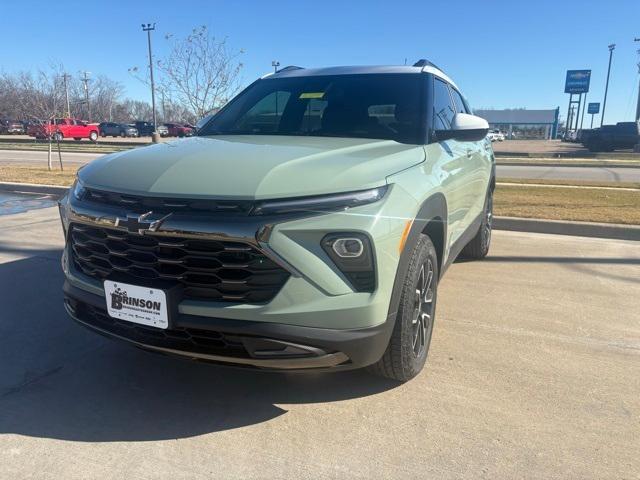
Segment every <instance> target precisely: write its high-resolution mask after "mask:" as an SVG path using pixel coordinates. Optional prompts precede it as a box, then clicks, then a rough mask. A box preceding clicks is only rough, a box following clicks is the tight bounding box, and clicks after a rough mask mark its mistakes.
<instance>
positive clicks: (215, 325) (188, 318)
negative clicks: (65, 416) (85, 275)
mask: <svg viewBox="0 0 640 480" xmlns="http://www.w3.org/2000/svg"><path fill="white" fill-rule="evenodd" d="M63 290H64V295H65V298H70V299H73V300H75V301H78V302H83V303H86V304H89V305H91V306H93V307H95V308H99V309H105V306H106V305H105V299H104V298H103V297H102V296H100V295H96V294H93V293H90V292H87V291H86V290H82V289H80V288H78V287H75V286H73V285H71V283H69V281H65V283H64V287H63ZM69 314H70V315H71V316H72V318H73V319H74V320H76V321H78V322H80V323H82V324H83V325H85V326H88V327H90V328H91V329H93V330H100V329H97V328H95V327H92V326H91V325H88V324H86V323H84V322H82V320H81V319H78V318H76V317H75V316H74V315H73V313H72V312H69ZM394 323H395V311H394V313H393V314H391V315H389V316H388V317H387V319H386V321H384V322H383V323H381V324H379V325H376V326H374V327H369V328H362V329H349V330H346V329H345V330H342V329H325V328H315V327H304V326H298V325H288V324H282V323H267V322H256V321H248V320H230V319H224V318H212V317H202V316H195V315H184V314H179V315H177V316H176V318H175V322H174V324H175V325H176V326H181V327H186V328H198V329H202V330H212V331H216V332H221V333H224V334H225V335H228V334H233V335H238V336H245V335H246V336H249V337H260V338H264V339H269V340H275V341H283V342H287V343H291V344H296V345H300V346H305V347H314V348H317V349H321V350H323V351H324V352H329V353H328V354H336V353H342V354H344V357H342V356H340V355H333V356H332V357H330V358H332V359H333V360H335V359H342V360H341V361H340V362H339V363H338V364H335V365H333V366H331V365H321V366H318V365H317V364H316V362H317V360H316V361H313V358H318V357H306V358H298V359H286V360H287V362H292V361H294V360H295V361H297V362H298V363H297V364H296V365H292V364H291V363H288V364H286V367H282V366H278V364H277V363H275V362H276V360H278V361H280V360H284V359H273V360H272V359H247V360H246V361H245V360H242V361H238V359H237V358H235V357H220V358H206V356H202V355H197V354H193V353H191V352H188V351H163V352H162V353H170V354H175V355H181V356H184V357H189V358H197V359H200V360H204V361H212V362H220V363H225V364H236V365H238V364H242V365H246V366H254V367H259V368H267V369H275V370H280V369H283V368H286V369H287V370H296V369H300V370H304V369H308V368H310V367H311V368H314V369H316V368H329V367H330V368H331V369H332V370H337V369H340V370H343V369H354V368H361V367H365V366H367V365H370V364H372V363H375V362H376V361H378V360H379V359H380V357H382V355H383V353H384V351H385V350H386V348H387V345H388V343H389V339H390V338H391V332H392V330H393V325H394ZM99 333H101V334H103V335H105V336H108V337H113V338H117V339H119V340H123V341H127V342H129V343H134V344H135V345H136V346H138V347H141V348H145V349H147V350H155V351H161V350H162V349H158V348H154V347H153V346H150V345H144V344H141V343H139V342H132V341H131V340H129V339H126V338H123V337H119V336H116V335H113V334H111V333H109V332H108V331H103V330H100V331H99ZM253 360H256V361H253ZM258 360H259V361H258ZM265 361H267V362H273V363H270V364H266V365H265V364H264V363H263V362H265ZM282 365H284V364H282Z"/></svg>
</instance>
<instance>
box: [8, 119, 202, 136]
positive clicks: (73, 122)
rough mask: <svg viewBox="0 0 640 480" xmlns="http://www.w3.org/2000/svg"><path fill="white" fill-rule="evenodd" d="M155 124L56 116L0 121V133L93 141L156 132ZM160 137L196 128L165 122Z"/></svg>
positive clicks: (192, 132)
mask: <svg viewBox="0 0 640 480" xmlns="http://www.w3.org/2000/svg"><path fill="white" fill-rule="evenodd" d="M153 130H154V128H153V123H151V122H146V121H136V122H134V123H131V124H128V123H119V122H101V123H88V122H85V121H84V120H80V119H76V118H54V119H52V120H49V121H44V122H31V121H17V120H0V135H24V134H27V135H30V136H32V137H35V138H39V139H43V138H54V139H56V140H62V139H64V138H73V139H75V140H81V139H83V138H88V139H89V140H91V141H92V142H95V141H97V140H98V137H144V136H151V135H152V134H153ZM155 130H156V131H157V132H158V134H159V135H160V136H161V137H190V136H192V135H193V134H194V133H195V131H196V127H194V126H193V125H189V124H185V123H166V124H161V125H158V126H157V127H156V129H155Z"/></svg>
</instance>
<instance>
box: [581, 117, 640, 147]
mask: <svg viewBox="0 0 640 480" xmlns="http://www.w3.org/2000/svg"><path fill="white" fill-rule="evenodd" d="M580 140H581V142H582V145H584V146H585V147H587V148H588V149H589V151H590V152H613V151H614V150H621V149H626V148H633V147H634V146H635V145H637V144H638V142H640V127H639V125H638V123H637V122H618V123H616V124H615V125H603V126H602V127H600V128H594V129H593V130H583V131H582V135H581V137H580Z"/></svg>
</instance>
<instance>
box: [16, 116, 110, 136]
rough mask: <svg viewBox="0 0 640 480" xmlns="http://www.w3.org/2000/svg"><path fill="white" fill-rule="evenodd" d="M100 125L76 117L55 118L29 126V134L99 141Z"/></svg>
mask: <svg viewBox="0 0 640 480" xmlns="http://www.w3.org/2000/svg"><path fill="white" fill-rule="evenodd" d="M98 133H99V130H98V125H96V124H88V123H86V122H84V121H82V120H78V119H76V118H53V119H51V120H49V121H48V122H43V123H39V124H32V125H30V126H29V127H28V128H27V134H28V135H30V136H32V137H35V138H53V139H55V140H58V141H60V140H63V139H65V138H73V139H74V140H82V139H83V138H88V139H89V140H91V141H92V142H96V141H98Z"/></svg>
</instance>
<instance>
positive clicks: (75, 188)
mask: <svg viewBox="0 0 640 480" xmlns="http://www.w3.org/2000/svg"><path fill="white" fill-rule="evenodd" d="M85 192H86V189H85V188H84V185H83V184H82V182H81V181H80V179H79V178H76V181H75V182H74V183H73V185H72V186H71V194H72V195H73V198H75V199H76V200H82V197H83V196H84V193H85Z"/></svg>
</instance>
